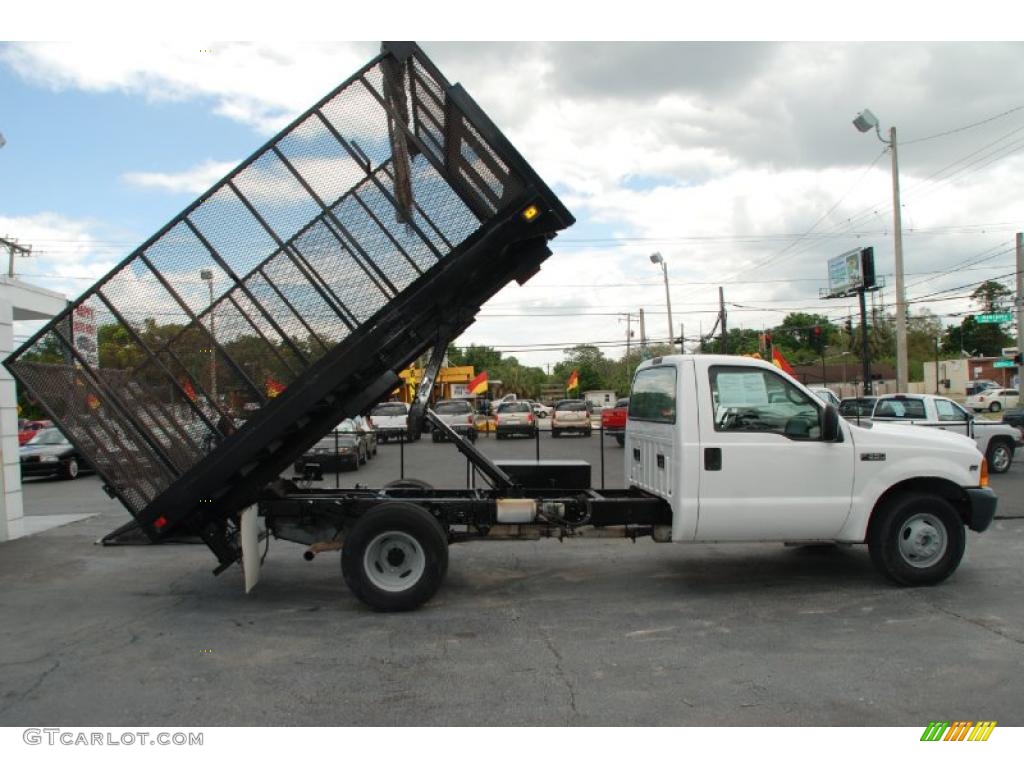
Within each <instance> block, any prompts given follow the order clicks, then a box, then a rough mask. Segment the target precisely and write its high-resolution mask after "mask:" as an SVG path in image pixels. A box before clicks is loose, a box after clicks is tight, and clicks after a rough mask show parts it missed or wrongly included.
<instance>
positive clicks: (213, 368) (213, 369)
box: [199, 269, 217, 407]
mask: <svg viewBox="0 0 1024 768" xmlns="http://www.w3.org/2000/svg"><path fill="white" fill-rule="evenodd" d="M199 277H200V278H201V279H202V280H205V281H206V284H207V286H208V287H209V289H210V397H212V398H213V402H214V407H216V403H217V328H216V326H215V325H214V312H213V270H212V269H203V270H200V272H199Z"/></svg>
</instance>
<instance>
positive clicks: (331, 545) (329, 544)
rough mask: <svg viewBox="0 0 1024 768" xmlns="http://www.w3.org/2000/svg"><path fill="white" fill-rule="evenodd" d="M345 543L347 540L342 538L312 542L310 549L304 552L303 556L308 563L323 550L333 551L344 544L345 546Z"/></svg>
mask: <svg viewBox="0 0 1024 768" xmlns="http://www.w3.org/2000/svg"><path fill="white" fill-rule="evenodd" d="M344 543H345V540H344V539H342V538H337V539H331V540H330V541H318V542H316V543H315V544H310V545H309V549H307V550H306V551H305V552H303V553H302V557H303V558H304V559H305V560H306V562H307V563H308V562H310V561H312V560H313V558H314V557H316V556H317V555H319V554H320V553H321V552H331V551H337V550H339V549H341V548H342V546H344Z"/></svg>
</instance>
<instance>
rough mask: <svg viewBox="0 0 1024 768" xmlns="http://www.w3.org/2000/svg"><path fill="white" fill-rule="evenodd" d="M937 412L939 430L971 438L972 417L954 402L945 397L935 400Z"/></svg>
mask: <svg viewBox="0 0 1024 768" xmlns="http://www.w3.org/2000/svg"><path fill="white" fill-rule="evenodd" d="M935 411H936V413H937V415H938V419H939V423H938V427H939V429H944V430H946V431H947V432H955V433H956V434H958V435H967V436H968V437H970V436H971V418H972V417H971V416H968V414H967V411H965V410H964V409H963V408H961V407H960V406H959V405H958V404H957V403H954V402H953V401H952V400H947V399H946V398H944V397H937V398H935Z"/></svg>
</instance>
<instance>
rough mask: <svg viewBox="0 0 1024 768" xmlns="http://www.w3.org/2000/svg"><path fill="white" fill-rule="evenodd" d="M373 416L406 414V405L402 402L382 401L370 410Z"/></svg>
mask: <svg viewBox="0 0 1024 768" xmlns="http://www.w3.org/2000/svg"><path fill="white" fill-rule="evenodd" d="M370 415H371V416H405V405H403V404H402V403H382V404H381V405H378V406H377V407H376V408H374V409H373V410H372V411H370Z"/></svg>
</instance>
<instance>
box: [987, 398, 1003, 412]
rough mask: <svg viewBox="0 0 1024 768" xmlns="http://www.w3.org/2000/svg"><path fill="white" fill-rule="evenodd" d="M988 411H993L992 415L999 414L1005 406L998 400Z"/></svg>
mask: <svg viewBox="0 0 1024 768" xmlns="http://www.w3.org/2000/svg"><path fill="white" fill-rule="evenodd" d="M988 409H989V411H991V412H992V413H999V412H1000V411H1001V410H1003V404H1002V403H1000V402H999V401H998V400H995V401H994V402H993V403H992V405H990V406H989V407H988Z"/></svg>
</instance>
